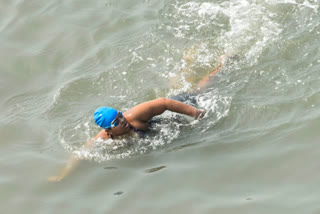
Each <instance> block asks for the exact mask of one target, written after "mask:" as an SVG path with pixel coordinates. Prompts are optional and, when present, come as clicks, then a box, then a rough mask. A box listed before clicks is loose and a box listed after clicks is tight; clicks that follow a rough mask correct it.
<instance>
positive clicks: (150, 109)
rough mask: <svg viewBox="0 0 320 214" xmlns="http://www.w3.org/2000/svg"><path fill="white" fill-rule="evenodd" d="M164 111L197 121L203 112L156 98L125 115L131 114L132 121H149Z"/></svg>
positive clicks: (176, 102)
mask: <svg viewBox="0 0 320 214" xmlns="http://www.w3.org/2000/svg"><path fill="white" fill-rule="evenodd" d="M166 110H169V111H173V112H176V113H181V114H185V115H189V116H191V117H194V118H195V119H197V118H198V117H199V116H200V114H201V113H203V112H204V111H203V110H199V109H197V108H195V107H193V106H190V105H188V104H185V103H182V102H179V101H176V100H172V99H167V98H158V99H155V100H151V101H148V102H144V103H141V104H139V105H137V106H135V107H133V108H132V109H130V110H129V111H127V112H126V113H127V115H130V114H131V115H132V117H133V119H134V120H140V121H149V120H150V119H151V118H152V117H154V116H157V115H160V114H162V113H163V112H164V111H166Z"/></svg>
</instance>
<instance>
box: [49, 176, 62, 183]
mask: <svg viewBox="0 0 320 214" xmlns="http://www.w3.org/2000/svg"><path fill="white" fill-rule="evenodd" d="M62 179H63V177H62V176H50V177H49V178H48V181H50V182H59V181H61V180H62Z"/></svg>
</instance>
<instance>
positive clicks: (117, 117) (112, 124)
mask: <svg viewBox="0 0 320 214" xmlns="http://www.w3.org/2000/svg"><path fill="white" fill-rule="evenodd" d="M121 118H123V114H122V112H121V111H119V112H118V114H117V116H116V118H114V120H113V121H112V122H111V125H110V128H113V127H117V126H118V125H119V123H120V119H121Z"/></svg>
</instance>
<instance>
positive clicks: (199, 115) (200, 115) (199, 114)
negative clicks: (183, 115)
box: [194, 109, 207, 120]
mask: <svg viewBox="0 0 320 214" xmlns="http://www.w3.org/2000/svg"><path fill="white" fill-rule="evenodd" d="M206 112H207V111H206V110H204V109H197V114H196V116H195V117H194V118H195V119H196V120H198V119H201V118H203V117H204V115H205V114H206Z"/></svg>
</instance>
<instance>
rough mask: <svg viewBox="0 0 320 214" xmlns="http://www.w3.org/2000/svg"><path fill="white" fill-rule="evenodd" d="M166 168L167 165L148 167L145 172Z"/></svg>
mask: <svg viewBox="0 0 320 214" xmlns="http://www.w3.org/2000/svg"><path fill="white" fill-rule="evenodd" d="M164 168H166V166H159V167H155V168H151V169H147V170H146V171H145V173H153V172H157V171H159V170H161V169H164Z"/></svg>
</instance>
